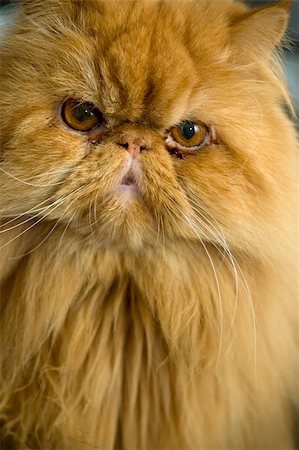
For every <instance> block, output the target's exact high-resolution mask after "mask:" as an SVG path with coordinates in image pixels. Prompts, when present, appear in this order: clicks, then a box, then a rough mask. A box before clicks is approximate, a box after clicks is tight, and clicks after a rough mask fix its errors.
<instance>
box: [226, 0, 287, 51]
mask: <svg viewBox="0 0 299 450" xmlns="http://www.w3.org/2000/svg"><path fill="white" fill-rule="evenodd" d="M291 3H292V1H290V0H287V1H283V2H280V3H276V4H274V5H271V6H266V7H262V8H257V9H254V10H251V11H249V12H247V13H245V14H243V15H242V16H241V17H238V18H237V19H236V20H235V21H234V22H233V24H232V35H233V40H234V41H235V42H236V43H237V45H238V46H241V47H242V48H243V50H244V51H246V50H247V51H251V52H252V51H254V52H261V53H262V54H264V55H267V54H268V55H270V54H271V52H272V51H273V50H274V49H275V47H276V46H278V45H279V43H280V42H281V40H282V38H283V36H284V34H285V31H286V28H287V25H288V19H289V8H290V5H291Z"/></svg>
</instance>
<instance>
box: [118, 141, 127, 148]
mask: <svg viewBox="0 0 299 450" xmlns="http://www.w3.org/2000/svg"><path fill="white" fill-rule="evenodd" d="M117 144H118V145H120V146H121V147H123V148H126V149H128V148H129V144H128V143H127V142H125V143H124V144H122V143H121V142H118V143H117Z"/></svg>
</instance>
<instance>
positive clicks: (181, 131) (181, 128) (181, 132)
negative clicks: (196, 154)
mask: <svg viewBox="0 0 299 450" xmlns="http://www.w3.org/2000/svg"><path fill="white" fill-rule="evenodd" d="M171 136H172V137H173V139H174V140H175V141H176V142H177V143H178V144H179V145H180V146H181V147H184V148H186V149H188V150H197V149H198V148H201V147H202V146H203V145H204V144H205V143H206V141H207V138H208V137H209V129H208V127H207V126H206V125H204V124H203V123H193V122H189V121H188V122H182V123H181V124H180V125H178V126H176V127H174V128H172V130H171Z"/></svg>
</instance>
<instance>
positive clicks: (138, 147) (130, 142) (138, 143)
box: [118, 135, 146, 159]
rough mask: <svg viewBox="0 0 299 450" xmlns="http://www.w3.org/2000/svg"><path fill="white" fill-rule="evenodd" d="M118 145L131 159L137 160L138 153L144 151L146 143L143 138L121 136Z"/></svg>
mask: <svg viewBox="0 0 299 450" xmlns="http://www.w3.org/2000/svg"><path fill="white" fill-rule="evenodd" d="M118 145H120V146H121V147H123V148H125V149H126V150H127V152H128V153H129V154H130V155H131V157H132V158H133V159H135V158H137V156H138V155H139V153H140V152H142V151H143V150H146V141H145V139H144V138H137V137H133V136H128V135H126V136H123V137H122V138H121V139H120V141H119V142H118Z"/></svg>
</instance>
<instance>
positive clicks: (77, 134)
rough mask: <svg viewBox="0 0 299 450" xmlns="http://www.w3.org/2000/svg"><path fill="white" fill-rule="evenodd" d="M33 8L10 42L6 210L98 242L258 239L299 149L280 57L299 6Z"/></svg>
mask: <svg viewBox="0 0 299 450" xmlns="http://www.w3.org/2000/svg"><path fill="white" fill-rule="evenodd" d="M23 10H24V15H22V17H21V18H20V23H19V24H18V25H17V26H16V28H15V29H14V30H13V33H12V35H11V36H8V37H7V39H6V42H5V43H4V45H3V48H2V52H1V61H2V73H1V93H3V95H2V96H1V100H0V104H1V105H0V106H1V108H0V122H1V130H2V150H1V168H2V170H1V174H0V176H1V185H2V186H3V188H2V193H3V195H2V199H1V203H0V207H1V212H2V215H3V216H6V217H7V216H15V215H19V214H25V215H28V216H30V217H33V218H34V220H36V221H42V220H45V221H48V220H53V221H57V220H58V221H60V222H61V223H62V224H63V225H65V227H68V228H69V229H73V230H76V232H78V233H80V234H83V235H85V236H87V237H90V239H91V240H93V241H94V240H95V242H97V243H98V244H99V245H112V244H116V245H123V246H124V247H127V246H135V247H136V246H137V247H138V246H142V245H144V244H147V245H156V244H157V242H163V243H165V242H173V240H175V239H195V240H204V241H212V242H214V243H217V244H219V245H222V246H225V245H226V243H227V242H228V243H229V244H230V245H233V246H237V247H241V248H242V247H246V246H247V247H250V246H252V244H253V242H256V240H257V239H256V237H257V235H259V234H260V233H261V230H262V229H264V228H265V227H266V225H267V223H268V221H269V223H270V222H271V221H272V213H271V212H270V216H269V207H268V205H269V203H270V202H272V201H273V198H274V197H277V190H276V186H277V185H279V184H280V176H281V173H282V172H283V171H284V169H282V167H284V166H285V165H286V164H287V161H288V152H287V151H285V152H284V155H283V156H282V155H281V146H282V145H285V143H286V142H288V140H290V125H289V124H288V121H287V119H285V117H284V116H283V115H282V113H281V112H280V109H279V106H278V99H279V97H280V96H281V86H280V85H279V84H278V83H277V81H276V79H275V78H274V76H273V74H272V71H271V69H270V55H271V52H272V49H273V48H274V46H275V45H276V44H277V42H278V41H279V39H280V37H281V35H282V33H283V31H284V28H285V25H286V20H287V13H286V10H285V6H283V5H278V6H275V7H270V8H267V9H262V10H261V11H258V12H255V13H249V12H248V11H247V9H246V8H245V6H244V5H242V4H239V3H231V2H230V1H227V2H226V1H225V2H224V1H222V2H221V3H219V2H207V1H204V0H202V1H186V2H170V1H163V2H157V1H139V2H119V1H116V2H111V1H109V2H108V1H93V2H85V1H81V2H76V1H71V0H69V1H66V2H64V3H63V7H62V6H61V3H60V2H58V1H55V0H53V1H50V2H47V7H45V5H40V4H39V2H37V1H34V0H32V1H28V2H25V3H24V5H23ZM266 25H267V28H265V26H266ZM265 29H267V31H266V32H265ZM261 55H262V57H261ZM274 193H275V195H274Z"/></svg>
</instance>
